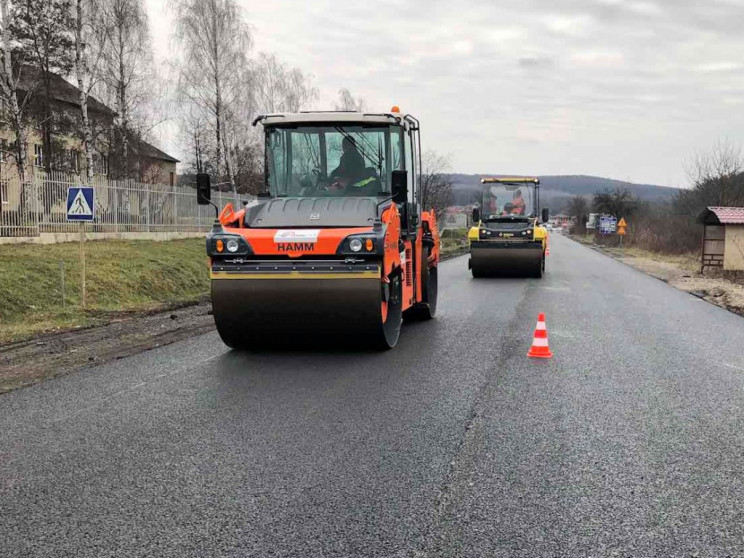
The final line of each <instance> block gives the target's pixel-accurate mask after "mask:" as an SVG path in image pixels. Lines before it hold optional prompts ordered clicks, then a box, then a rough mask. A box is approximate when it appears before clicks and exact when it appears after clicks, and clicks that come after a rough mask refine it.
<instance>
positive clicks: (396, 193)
mask: <svg viewBox="0 0 744 558" xmlns="http://www.w3.org/2000/svg"><path fill="white" fill-rule="evenodd" d="M390 189H391V191H392V194H393V200H394V201H395V203H406V202H407V201H408V171H404V170H394V171H393V177H392V183H391V184H390Z"/></svg>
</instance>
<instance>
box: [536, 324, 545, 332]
mask: <svg viewBox="0 0 744 558" xmlns="http://www.w3.org/2000/svg"><path fill="white" fill-rule="evenodd" d="M535 329H536V330H537V331H547V330H548V328H547V327H546V325H545V322H537V326H536V327H535Z"/></svg>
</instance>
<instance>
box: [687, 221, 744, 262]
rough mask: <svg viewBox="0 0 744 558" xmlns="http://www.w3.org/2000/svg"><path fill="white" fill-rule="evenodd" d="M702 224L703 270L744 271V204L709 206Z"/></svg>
mask: <svg viewBox="0 0 744 558" xmlns="http://www.w3.org/2000/svg"><path fill="white" fill-rule="evenodd" d="M698 222H699V223H701V224H702V225H703V247H702V262H701V263H702V265H701V267H700V271H701V272H703V273H704V272H705V271H707V270H714V269H720V270H723V271H744V207H708V208H707V209H706V210H705V211H703V212H702V213H701V214H700V216H699V217H698Z"/></svg>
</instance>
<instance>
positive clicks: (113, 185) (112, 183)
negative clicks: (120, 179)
mask: <svg viewBox="0 0 744 558" xmlns="http://www.w3.org/2000/svg"><path fill="white" fill-rule="evenodd" d="M108 185H109V188H110V190H109V191H110V192H111V193H112V194H113V196H114V203H113V204H111V205H112V206H113V211H114V232H117V233H118V232H119V189H118V188H117V187H116V186H117V184H116V181H115V180H109V181H108Z"/></svg>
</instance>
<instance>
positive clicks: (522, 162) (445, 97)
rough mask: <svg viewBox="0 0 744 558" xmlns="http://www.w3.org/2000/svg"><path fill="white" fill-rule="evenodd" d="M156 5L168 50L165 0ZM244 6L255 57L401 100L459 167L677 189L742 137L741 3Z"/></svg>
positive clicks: (329, 101)
mask: <svg viewBox="0 0 744 558" xmlns="http://www.w3.org/2000/svg"><path fill="white" fill-rule="evenodd" d="M146 3H147V5H148V11H149V15H150V20H151V27H152V35H153V41H154V48H155V50H156V57H157V58H159V59H164V58H167V57H168V56H169V55H170V52H171V51H172V49H173V44H172V42H171V40H170V36H169V32H170V29H171V27H172V26H171V14H169V13H168V11H167V10H166V8H165V4H166V0H146ZM238 3H239V4H240V5H241V6H242V8H243V16H244V17H245V19H246V21H247V22H249V24H250V25H251V28H252V31H253V36H254V40H255V48H254V54H255V53H256V52H258V51H267V52H274V53H276V54H277V55H278V56H279V57H280V59H282V61H284V62H286V63H289V64H291V65H293V66H298V67H300V68H302V69H303V70H304V71H306V72H310V73H312V74H313V76H314V84H315V86H316V87H318V89H319V90H320V100H319V101H318V103H317V107H313V108H323V109H330V108H333V103H334V101H335V99H336V97H337V91H338V89H339V88H341V87H347V88H348V89H350V90H351V91H352V93H354V94H355V95H360V96H362V97H364V98H365V99H366V101H367V103H368V105H369V106H370V108H371V109H374V110H380V111H382V110H389V108H390V106H392V105H393V104H398V105H400V107H401V109H402V110H403V111H404V112H410V113H412V114H414V115H416V116H417V117H419V118H420V119H421V121H422V143H423V145H424V148H434V149H436V150H438V151H440V152H442V153H446V154H449V155H450V156H451V159H452V167H453V170H454V171H457V172H465V173H496V172H498V173H519V174H538V175H545V174H592V175H598V176H605V177H611V178H618V179H622V180H631V181H633V182H647V183H655V184H663V185H670V186H682V185H686V184H687V182H688V180H687V177H686V173H685V170H684V167H685V162H686V161H687V160H688V159H689V158H690V157H691V155H692V154H693V153H696V152H700V151H705V150H708V149H709V148H710V147H711V146H712V144H714V143H715V142H716V141H717V140H719V139H721V138H727V139H728V140H729V141H731V142H733V143H736V144H744V31H743V30H742V24H744V0H663V1H662V0H654V1H632V0H461V1H457V2H456V1H454V0H446V1H445V0H416V1H406V0H367V1H357V0H354V1H351V0H347V1H343V0H238ZM165 141H166V143H168V141H167V138H166V140H165ZM174 148H175V147H174Z"/></svg>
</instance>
